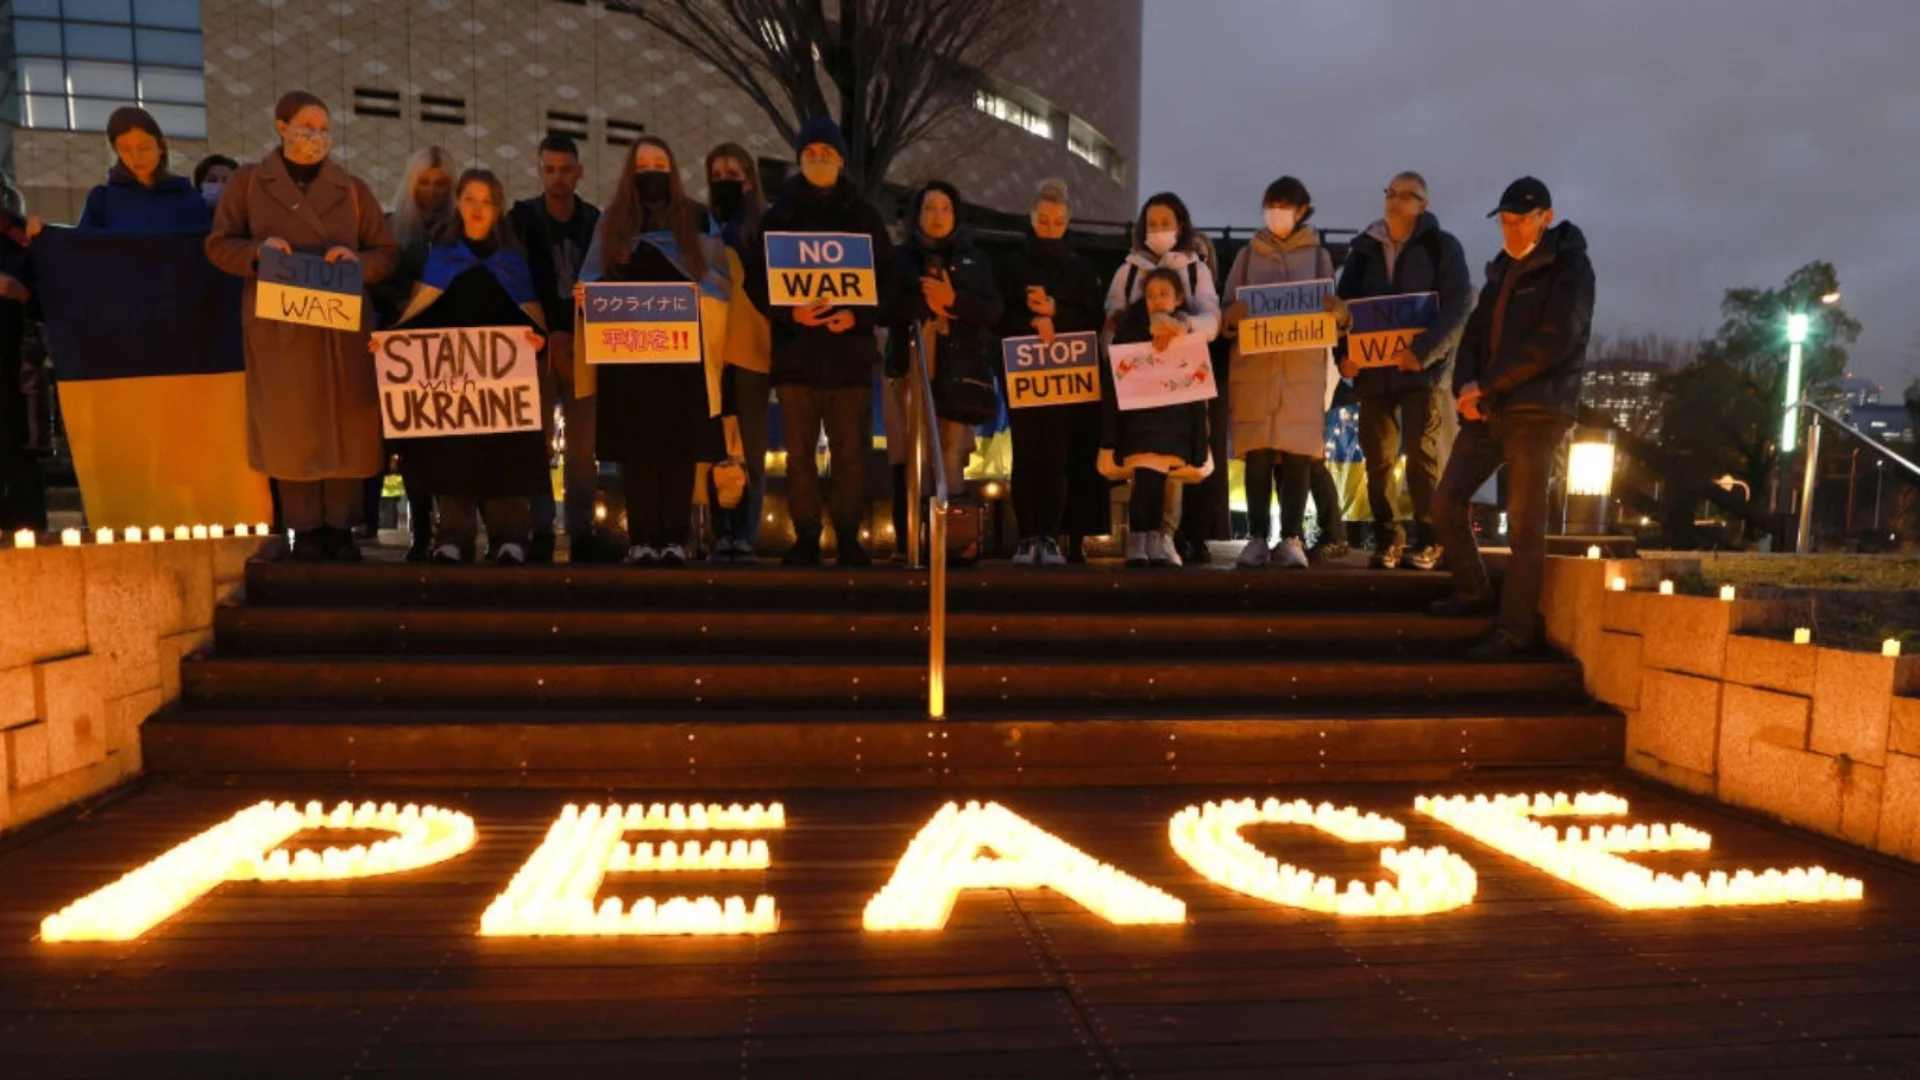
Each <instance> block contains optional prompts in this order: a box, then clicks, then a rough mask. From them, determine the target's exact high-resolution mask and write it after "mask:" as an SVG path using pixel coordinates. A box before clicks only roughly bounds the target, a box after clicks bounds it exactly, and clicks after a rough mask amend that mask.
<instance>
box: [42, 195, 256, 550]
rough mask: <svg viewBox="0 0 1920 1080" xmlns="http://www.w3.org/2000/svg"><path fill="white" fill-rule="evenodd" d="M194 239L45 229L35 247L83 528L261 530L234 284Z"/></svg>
mask: <svg viewBox="0 0 1920 1080" xmlns="http://www.w3.org/2000/svg"><path fill="white" fill-rule="evenodd" d="M205 239H206V237H205V236H204V235H203V234H200V233H184V234H169V235H155V236H138V235H129V234H125V233H112V232H107V231H104V230H98V229H64V228H49V229H47V230H46V231H44V232H42V233H41V234H40V236H39V237H38V238H36V239H35V241H34V244H33V256H34V265H35V270H36V273H37V276H38V277H39V292H40V303H41V307H42V309H43V310H44V312H45V325H46V339H47V349H48V352H50V353H51V354H52V356H53V363H54V371H55V374H56V375H57V376H58V380H59V393H60V412H61V415H62V417H63V418H64V419H65V420H66V425H67V435H68V438H69V440H70V441H71V443H72V445H73V464H74V471H75V472H76V473H78V474H79V477H80V494H81V497H82V499H84V500H85V503H86V510H87V522H88V524H89V525H92V526H94V527H96V528H98V527H109V528H116V529H121V528H127V527H129V526H138V527H141V528H147V527H151V526H154V525H158V526H161V527H163V528H167V529H171V528H172V527H173V526H175V525H198V524H216V523H217V524H223V525H233V524H240V523H248V522H259V521H265V520H267V518H268V517H269V516H270V514H271V512H272V504H271V501H270V499H269V498H268V494H267V479H266V477H264V476H262V475H260V474H259V473H257V472H254V471H253V470H252V469H251V468H249V467H248V465H247V383H246V379H247V376H246V363H245V357H244V354H243V352H242V350H241V344H240V295H241V282H240V280H239V279H238V278H234V277H231V276H228V275H226V274H223V273H221V272H220V271H218V270H216V269H214V267H213V264H211V263H209V262H208V261H207V257H206V254H205V251H204V250H203V248H202V244H203V242H204V241H205Z"/></svg>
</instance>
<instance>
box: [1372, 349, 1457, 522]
mask: <svg viewBox="0 0 1920 1080" xmlns="http://www.w3.org/2000/svg"><path fill="white" fill-rule="evenodd" d="M1447 405H1448V402H1447V400H1446V398H1445V395H1444V394H1443V392H1442V391H1441V389H1440V388H1439V387H1437V386H1435V387H1417V388H1415V389H1412V390H1402V391H1401V392H1399V393H1397V394H1381V395H1375V396H1372V397H1363V398H1361V399H1360V452H1361V453H1362V454H1364V455H1365V456H1366V459H1367V503H1368V505H1369V508H1370V509H1372V511H1373V521H1374V526H1373V534H1374V543H1375V544H1376V545H1378V546H1381V547H1384V546H1386V545H1387V544H1390V543H1391V544H1404V543H1406V542H1407V534H1406V531H1405V530H1404V529H1402V528H1401V526H1400V522H1399V520H1398V518H1397V515H1395V514H1394V512H1393V490H1392V485H1393V463H1394V462H1395V461H1396V460H1398V459H1399V458H1400V456H1401V455H1402V454H1403V453H1404V454H1405V455H1406V458H1407V496H1408V498H1410V499H1411V500H1412V501H1413V528H1414V543H1416V544H1430V543H1433V542H1435V539H1436V538H1435V535H1434V531H1433V491H1434V488H1435V487H1436V486H1437V485H1438V484H1439V483H1440V423H1441V421H1442V420H1443V419H1445V414H1443V413H1442V412H1441V411H1440V410H1442V409H1444V408H1446V407H1447Z"/></svg>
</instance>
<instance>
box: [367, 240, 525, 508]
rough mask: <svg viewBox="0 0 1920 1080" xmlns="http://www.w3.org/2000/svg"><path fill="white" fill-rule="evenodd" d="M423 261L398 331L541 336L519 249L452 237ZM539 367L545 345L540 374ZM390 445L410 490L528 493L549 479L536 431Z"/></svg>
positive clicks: (429, 438)
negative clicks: (496, 330)
mask: <svg viewBox="0 0 1920 1080" xmlns="http://www.w3.org/2000/svg"><path fill="white" fill-rule="evenodd" d="M427 258H428V262H427V264H426V265H423V266H422V268H421V275H420V281H419V282H418V284H417V285H416V286H415V288H414V291H413V295H412V297H411V298H410V302H409V303H408V304H407V305H406V306H405V307H404V308H403V310H402V311H401V312H397V313H396V322H395V326H396V328H399V327H404V328H406V329H409V330H433V329H444V328H447V327H458V326H524V327H527V328H529V329H532V330H536V331H538V332H539V333H541V334H542V335H543V336H544V335H545V333H546V329H545V327H544V325H543V319H542V316H543V315H544V312H543V311H542V309H541V307H540V305H539V303H538V301H537V294H536V292H535V290H534V287H533V282H532V277H531V275H530V274H529V272H528V269H527V260H526V258H525V257H524V256H522V255H521V254H520V253H519V252H517V251H513V250H511V249H502V250H493V249H491V248H487V247H482V248H479V249H477V250H476V248H475V245H473V244H472V243H470V242H468V241H466V240H458V241H455V242H454V243H453V244H450V245H445V246H442V247H436V248H433V249H431V250H430V251H429V253H428V256H427ZM516 296H517V297H518V298H517V299H516ZM545 365H546V354H545V350H544V349H543V350H542V352H541V356H540V366H541V369H542V370H543V371H544V369H545ZM393 445H394V446H395V447H396V448H398V450H399V451H400V475H401V476H402V477H403V478H404V479H405V480H406V484H407V490H408V491H430V492H433V493H434V494H436V495H472V496H478V497H486V496H495V497H500V496H514V495H526V494H529V493H531V492H535V491H539V490H540V487H541V485H542V484H544V483H548V482H550V481H549V480H548V479H547V439H546V435H545V434H544V433H543V432H541V431H538V430H535V431H515V432H510V433H503V434H498V435H443V436H427V437H424V438H417V439H396V440H394V443H393Z"/></svg>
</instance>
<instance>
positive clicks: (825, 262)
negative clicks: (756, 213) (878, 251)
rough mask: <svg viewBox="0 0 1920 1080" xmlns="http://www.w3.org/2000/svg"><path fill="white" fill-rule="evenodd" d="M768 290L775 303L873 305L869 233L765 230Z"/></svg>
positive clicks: (876, 290) (875, 287)
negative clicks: (768, 231)
mask: <svg viewBox="0 0 1920 1080" xmlns="http://www.w3.org/2000/svg"><path fill="white" fill-rule="evenodd" d="M767 295H768V297H769V302H771V303H772V304H774V305H776V306H778V307H806V306H807V305H809V304H815V303H825V304H829V305H832V306H834V307H872V306H874V305H876V304H878V303H879V302H880V285H879V280H878V279H877V278H876V277H875V276H874V271H873V238H872V237H870V236H867V235H866V234H865V233H779V232H770V233H768V234H767Z"/></svg>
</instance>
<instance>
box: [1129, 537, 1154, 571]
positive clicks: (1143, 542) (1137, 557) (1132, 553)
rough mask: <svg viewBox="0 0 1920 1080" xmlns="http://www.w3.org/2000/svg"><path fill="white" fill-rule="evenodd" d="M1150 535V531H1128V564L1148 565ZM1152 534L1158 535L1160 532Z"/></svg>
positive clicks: (1136, 565) (1135, 565) (1134, 565)
mask: <svg viewBox="0 0 1920 1080" xmlns="http://www.w3.org/2000/svg"><path fill="white" fill-rule="evenodd" d="M1148 535H1149V534H1148V533H1137V532H1129V533H1127V565H1128V566H1133V567H1141V566H1146V565H1147V537H1148ZM1151 535H1153V536H1158V535H1160V534H1159V533H1152V534H1151Z"/></svg>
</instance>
